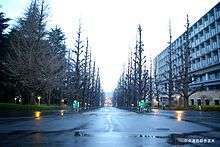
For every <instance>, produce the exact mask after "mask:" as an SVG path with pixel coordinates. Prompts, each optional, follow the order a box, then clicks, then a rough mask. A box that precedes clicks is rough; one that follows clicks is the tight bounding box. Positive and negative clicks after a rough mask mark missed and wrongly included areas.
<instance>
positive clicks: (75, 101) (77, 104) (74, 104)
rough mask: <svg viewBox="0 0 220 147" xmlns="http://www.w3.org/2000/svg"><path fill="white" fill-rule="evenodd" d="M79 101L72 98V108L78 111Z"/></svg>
mask: <svg viewBox="0 0 220 147" xmlns="http://www.w3.org/2000/svg"><path fill="white" fill-rule="evenodd" d="M79 106H80V105H79V101H77V100H74V101H73V109H74V110H76V111H78V110H79Z"/></svg>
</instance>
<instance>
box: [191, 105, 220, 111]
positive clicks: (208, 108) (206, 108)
mask: <svg viewBox="0 0 220 147" xmlns="http://www.w3.org/2000/svg"><path fill="white" fill-rule="evenodd" d="M190 109H191V110H196V111H219V112H220V105H202V106H201V110H200V108H199V106H190Z"/></svg>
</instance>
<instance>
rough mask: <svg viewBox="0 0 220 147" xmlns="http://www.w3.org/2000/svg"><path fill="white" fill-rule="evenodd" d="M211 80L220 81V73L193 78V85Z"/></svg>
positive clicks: (215, 72)
mask: <svg viewBox="0 0 220 147" xmlns="http://www.w3.org/2000/svg"><path fill="white" fill-rule="evenodd" d="M210 80H220V71H214V72H210V73H206V74H202V75H196V76H194V77H193V83H200V82H204V81H210Z"/></svg>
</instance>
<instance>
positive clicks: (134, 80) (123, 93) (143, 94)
mask: <svg viewBox="0 0 220 147" xmlns="http://www.w3.org/2000/svg"><path fill="white" fill-rule="evenodd" d="M137 33H138V37H137V41H136V45H135V50H134V54H132V53H131V55H130V57H129V59H128V65H127V69H125V68H124V69H123V72H122V74H121V76H120V79H119V82H118V85H117V87H116V89H115V90H114V93H113V103H114V105H116V106H118V107H130V106H134V107H135V106H137V103H138V101H139V100H142V99H144V100H146V99H148V100H150V101H151V100H152V90H153V89H152V83H150V82H152V77H151V75H149V72H148V70H147V69H146V56H145V55H144V44H143V41H142V28H141V26H140V25H139V27H138V29H137Z"/></svg>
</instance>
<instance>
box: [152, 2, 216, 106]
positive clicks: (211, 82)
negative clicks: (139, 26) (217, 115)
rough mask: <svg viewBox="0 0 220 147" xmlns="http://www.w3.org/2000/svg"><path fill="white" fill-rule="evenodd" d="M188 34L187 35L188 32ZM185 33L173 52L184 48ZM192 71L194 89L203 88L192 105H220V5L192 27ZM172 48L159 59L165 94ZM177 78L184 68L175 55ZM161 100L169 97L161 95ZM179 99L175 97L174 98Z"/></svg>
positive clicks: (177, 41) (165, 51)
mask: <svg viewBox="0 0 220 147" xmlns="http://www.w3.org/2000/svg"><path fill="white" fill-rule="evenodd" d="M184 33H185V32H184ZM184 33H183V34H182V35H181V36H179V37H178V38H177V39H176V40H175V41H173V42H172V44H171V46H172V52H178V51H179V50H180V49H181V48H183V43H184ZM189 39H190V69H189V74H191V75H192V83H190V87H191V88H197V87H198V86H200V87H201V85H202V87H201V88H200V91H197V92H195V93H194V94H192V95H191V96H190V99H189V104H190V105H202V104H206V105H209V104H216V105H219V102H220V2H219V3H218V4H217V5H215V6H214V7H213V8H212V9H211V10H210V11H209V12H207V13H206V14H205V15H204V16H203V17H201V18H200V19H199V20H198V21H197V22H196V23H194V24H193V25H192V26H191V27H190V33H189ZM168 52H169V47H167V48H166V49H165V50H163V51H162V52H161V53H160V54H159V55H158V56H157V57H156V58H155V59H154V67H155V70H156V75H157V79H159V81H161V82H160V83H159V88H160V90H161V91H166V90H167V86H168V85H167V81H166V80H165V79H164V77H166V75H167V74H168V71H169V66H168V62H167V61H168V59H169V58H168V57H169V55H168ZM172 63H173V65H175V66H172V71H173V74H174V75H175V74H176V73H178V69H179V68H178V67H180V66H181V61H180V58H179V56H177V55H175V54H172ZM160 97H161V100H163V98H165V99H166V96H165V95H163V94H160ZM174 99H175V96H174Z"/></svg>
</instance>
